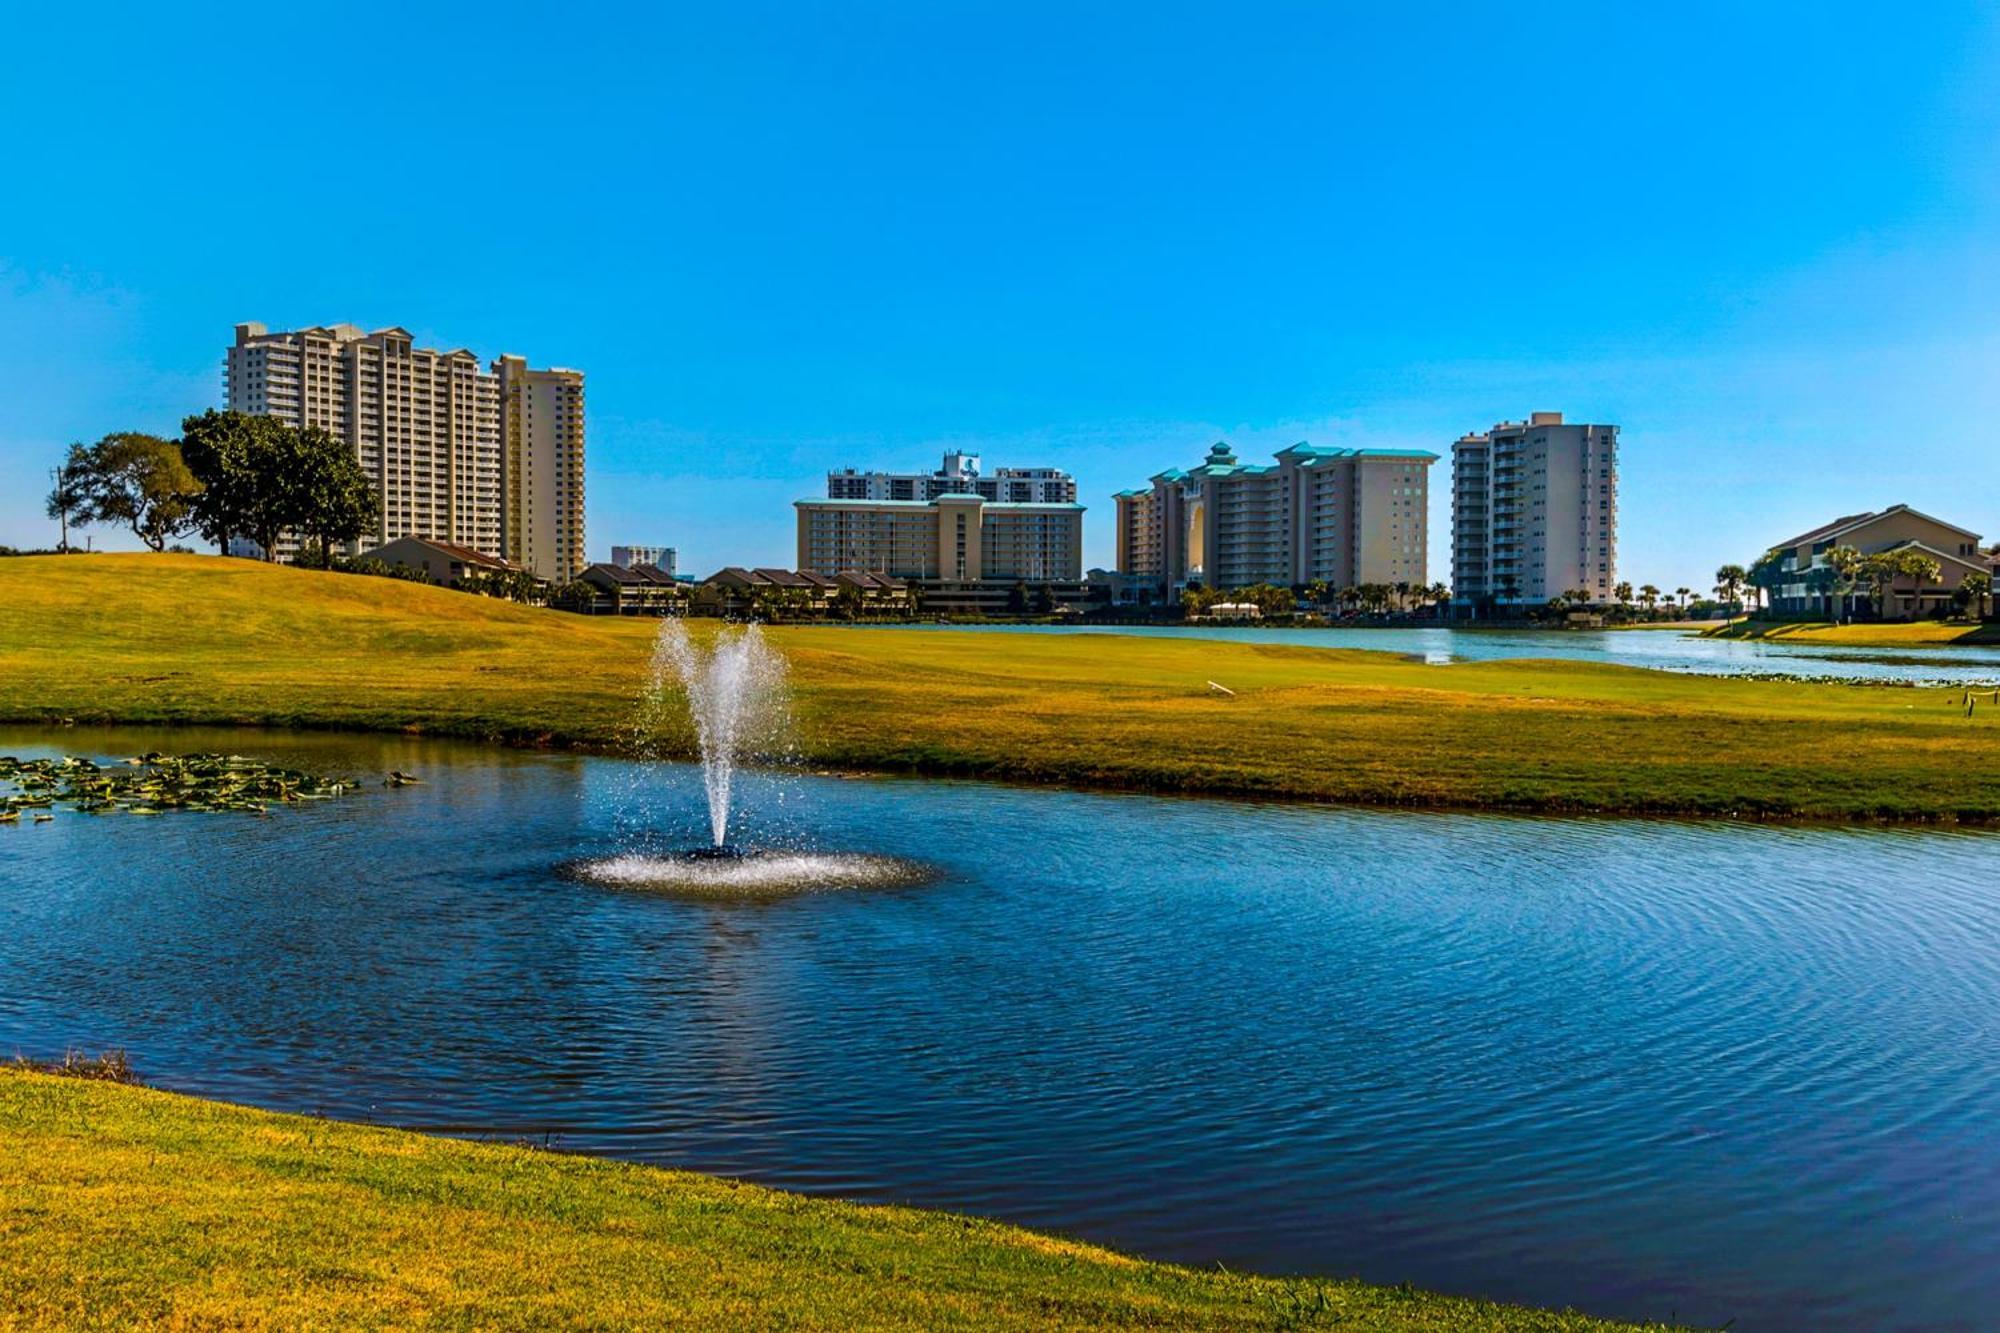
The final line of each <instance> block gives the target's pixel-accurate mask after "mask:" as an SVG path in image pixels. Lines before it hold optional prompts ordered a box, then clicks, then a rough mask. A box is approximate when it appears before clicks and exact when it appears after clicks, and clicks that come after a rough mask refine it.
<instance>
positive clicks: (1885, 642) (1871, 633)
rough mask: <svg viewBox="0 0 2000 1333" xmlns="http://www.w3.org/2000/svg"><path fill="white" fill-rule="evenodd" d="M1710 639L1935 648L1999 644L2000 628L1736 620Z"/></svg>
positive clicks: (1707, 633)
mask: <svg viewBox="0 0 2000 1333" xmlns="http://www.w3.org/2000/svg"><path fill="white" fill-rule="evenodd" d="M1702 634H1703V637H1704V638H1710V639H1773V640H1778V641H1781V642H1785V643H1801V644H1814V643H1824V644H1837V645H1840V646H1844V647H1849V648H1935V647H1938V646H1940V645H1944V644H1975V643H2000V625H1985V624H1977V623H1975V622H1972V621H1969V620H1913V621H1910V622H1908V623H1888V624H1875V625H1834V624H1829V623H1827V622H1825V621H1792V620H1775V621H1774V620H1733V621H1730V622H1729V623H1728V624H1727V625H1718V626H1716V627H1715V628H1713V629H1709V630H1704V631H1703V632H1702Z"/></svg>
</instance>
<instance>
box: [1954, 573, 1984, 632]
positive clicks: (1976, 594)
mask: <svg viewBox="0 0 2000 1333" xmlns="http://www.w3.org/2000/svg"><path fill="white" fill-rule="evenodd" d="M1958 590H1959V591H1960V592H1961V593H1964V594H1965V599H1966V602H1967V604H1968V605H1970V606H1971V607H1973V608H1974V610H1973V614H1972V618H1973V619H1974V620H1984V619H1986V599H1987V598H1989V597H1991V596H1992V595H1993V576H1992V575H1991V574H1986V573H1982V572H1980V571H1979V570H1976V569H1975V570H1974V571H1972V573H1970V574H1967V575H1966V576H1965V577H1964V578H1962V579H1960V580H1959V581H1958Z"/></svg>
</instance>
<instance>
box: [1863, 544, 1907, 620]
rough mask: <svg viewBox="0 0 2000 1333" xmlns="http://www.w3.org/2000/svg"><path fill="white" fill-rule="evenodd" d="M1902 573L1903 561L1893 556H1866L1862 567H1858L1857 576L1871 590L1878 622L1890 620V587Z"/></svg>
mask: <svg viewBox="0 0 2000 1333" xmlns="http://www.w3.org/2000/svg"><path fill="white" fill-rule="evenodd" d="M1902 572H1903V570H1902V561H1900V560H1898V559H1897V558H1896V557H1895V556H1893V555H1871V556H1864V557H1862V560H1861V563H1860V565H1858V566H1857V567H1856V569H1855V573H1856V575H1858V576H1859V578H1860V579H1861V581H1862V582H1864V583H1866V584H1867V585H1868V586H1869V588H1870V590H1871V594H1872V599H1873V601H1874V603H1875V618H1876V619H1877V620H1887V619H1888V618H1889V586H1890V585H1891V584H1893V583H1894V582H1895V581H1896V576H1897V575H1898V574H1901V573H1902Z"/></svg>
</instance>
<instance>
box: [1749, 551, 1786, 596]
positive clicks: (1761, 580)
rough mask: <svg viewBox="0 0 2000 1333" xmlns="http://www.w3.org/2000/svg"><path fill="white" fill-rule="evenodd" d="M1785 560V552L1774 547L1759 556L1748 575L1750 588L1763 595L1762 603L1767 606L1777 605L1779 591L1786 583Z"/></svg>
mask: <svg viewBox="0 0 2000 1333" xmlns="http://www.w3.org/2000/svg"><path fill="white" fill-rule="evenodd" d="M1784 560H1785V555H1784V552H1782V551H1780V550H1779V549H1778V548H1777V547H1775V546H1774V547H1772V548H1771V549H1770V550H1768V551H1766V552H1764V554H1762V555H1760V556H1758V557H1757V559H1756V560H1755V561H1754V562H1752V564H1751V566H1750V571H1749V574H1748V575H1747V577H1748V578H1749V581H1750V586H1751V587H1753V588H1755V589H1757V591H1758V592H1760V593H1762V594H1763V598H1762V601H1763V604H1764V605H1765V606H1775V605H1776V604H1777V601H1778V590H1779V589H1780V588H1782V587H1783V586H1784V583H1785V573H1784Z"/></svg>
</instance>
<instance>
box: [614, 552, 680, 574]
mask: <svg viewBox="0 0 2000 1333" xmlns="http://www.w3.org/2000/svg"><path fill="white" fill-rule="evenodd" d="M679 558H680V557H679V553H678V552H676V551H675V550H674V548H673V547H671V546H614V547H612V548H611V563H612V564H614V565H616V566H617V567H618V568H620V569H632V568H634V567H635V566H638V565H651V566H652V567H653V568H654V569H657V570H659V571H660V572H662V573H664V574H671V573H673V572H674V566H675V564H676V563H677V562H678V560H679Z"/></svg>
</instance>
